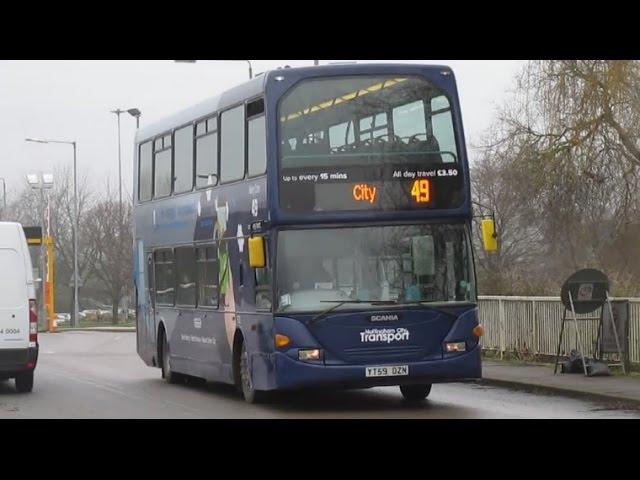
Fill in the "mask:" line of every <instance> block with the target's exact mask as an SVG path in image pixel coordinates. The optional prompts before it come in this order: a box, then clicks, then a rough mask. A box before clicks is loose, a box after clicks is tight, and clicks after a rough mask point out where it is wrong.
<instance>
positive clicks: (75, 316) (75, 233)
mask: <svg viewBox="0 0 640 480" xmlns="http://www.w3.org/2000/svg"><path fill="white" fill-rule="evenodd" d="M25 141H26V142H35V143H63V144H65V145H72V146H73V217H74V218H73V318H72V320H73V322H72V326H73V327H75V326H77V321H78V311H79V310H80V309H79V308H78V169H77V161H76V142H75V141H73V142H69V141H63V140H42V139H36V138H25Z"/></svg>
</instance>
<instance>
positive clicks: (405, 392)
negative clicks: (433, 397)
mask: <svg viewBox="0 0 640 480" xmlns="http://www.w3.org/2000/svg"><path fill="white" fill-rule="evenodd" d="M400 392H401V393H402V396H403V397H404V399H405V400H408V401H411V402H416V401H420V400H424V399H425V398H427V397H428V396H429V394H430V393H431V384H430V383H426V384H423V385H401V386H400Z"/></svg>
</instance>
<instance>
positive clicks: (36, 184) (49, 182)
mask: <svg viewBox="0 0 640 480" xmlns="http://www.w3.org/2000/svg"><path fill="white" fill-rule="evenodd" d="M27 183H28V184H29V185H31V188H32V189H33V190H40V224H41V225H42V232H43V237H44V232H45V229H46V225H47V220H46V213H45V200H44V191H45V190H49V189H51V188H53V175H51V174H50V173H40V174H29V175H27ZM47 235H48V234H47ZM45 249H46V245H45V242H44V238H43V241H42V243H41V244H40V287H41V289H42V299H41V301H40V318H41V322H42V325H43V326H44V329H45V330H46V325H47V322H46V319H47V305H46V303H47V280H46V278H47V274H46V268H47V267H46V265H47V262H46V258H45Z"/></svg>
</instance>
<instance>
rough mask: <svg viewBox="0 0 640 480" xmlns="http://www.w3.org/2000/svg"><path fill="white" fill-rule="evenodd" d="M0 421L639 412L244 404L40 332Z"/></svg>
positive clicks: (444, 388)
mask: <svg viewBox="0 0 640 480" xmlns="http://www.w3.org/2000/svg"><path fill="white" fill-rule="evenodd" d="M0 418H248V419H251V418H374V419H377V418H411V419H428V418H640V411H626V410H617V409H616V408H615V406H612V405H604V404H599V403H592V402H588V401H580V400H575V399H568V398H563V397H560V396H552V395H540V394H532V393H527V392H522V391H512V390H509V389H504V388H493V387H486V386H479V385H475V384H437V385H434V386H433V390H432V392H431V395H430V397H429V399H428V400H427V401H426V402H424V403H423V404H420V405H407V404H406V403H404V402H403V400H402V397H401V395H400V392H399V390H398V389H397V388H396V387H380V388H372V389H368V390H352V391H335V392H334V391H330V392H329V391H327V392H313V393H312V394H311V393H309V392H306V393H304V392H298V393H288V394H283V395H279V396H278V397H277V398H276V399H275V400H274V401H272V402H271V403H269V404H267V405H248V404H246V403H245V402H244V400H242V398H241V397H240V395H239V394H238V393H236V391H235V390H234V389H233V388H232V387H230V386H224V385H217V384H211V383H207V384H205V385H199V386H198V385H169V384H167V383H165V382H164V381H163V380H162V379H161V378H160V370H159V369H156V368H151V367H147V366H146V365H145V364H144V363H143V362H142V360H140V359H139V358H138V356H137V354H136V351H135V334H134V333H131V332H123V333H106V332H66V333H58V334H41V335H40V358H39V363H38V366H37V369H36V378H35V386H34V390H33V392H31V393H29V394H19V393H17V392H16V390H15V387H14V383H13V380H10V381H5V382H0Z"/></svg>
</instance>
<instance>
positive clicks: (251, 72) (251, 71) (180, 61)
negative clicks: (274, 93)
mask: <svg viewBox="0 0 640 480" xmlns="http://www.w3.org/2000/svg"><path fill="white" fill-rule="evenodd" d="M238 61H240V62H247V63H248V64H249V79H252V78H253V68H252V67H251V62H250V61H249V60H238ZM174 62H176V63H196V62H197V60H174Z"/></svg>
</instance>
